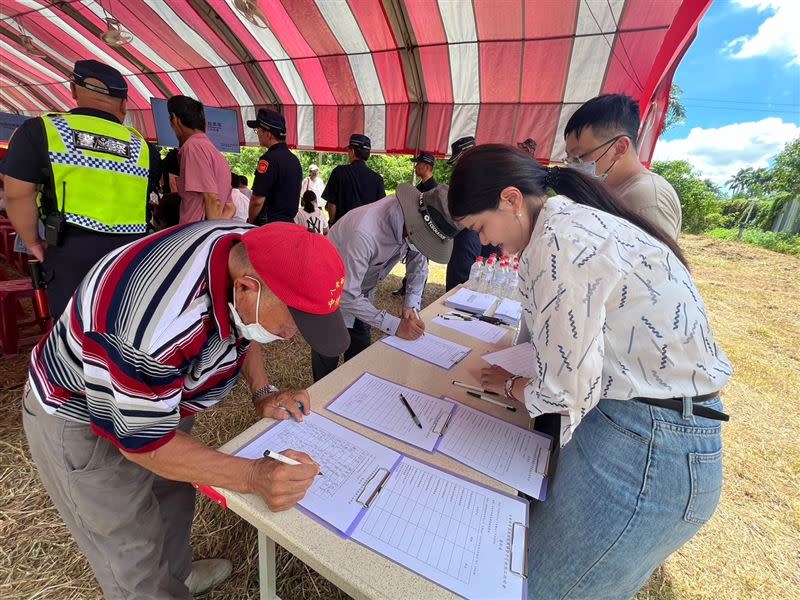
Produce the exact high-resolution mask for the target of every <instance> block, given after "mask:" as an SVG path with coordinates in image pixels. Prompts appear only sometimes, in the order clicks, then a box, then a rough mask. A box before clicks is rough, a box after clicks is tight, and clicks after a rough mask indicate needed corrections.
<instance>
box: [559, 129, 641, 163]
mask: <svg viewBox="0 0 800 600" xmlns="http://www.w3.org/2000/svg"><path fill="white" fill-rule="evenodd" d="M624 137H629V136H628V135H627V134H624V133H621V134H619V135H617V136H614V137H613V138H611V139H610V140H608V141H607V142H603V143H602V144H600V145H599V146H596V147H594V148H592V149H591V150H588V151H587V152H584V153H583V154H581V155H580V156H570V155H569V154H565V155H564V159H563V161H562V162H565V163H567V164H572V165H574V164H579V163H582V162H583V159H584V158H585V157H586V156H589V155H590V154H591V153H592V152H597V151H598V150H600V148H602V147H603V146H609V148H606V151H605V152H603V153H602V154H601V155H600V156H598V157H597V159H595V160H598V159H601V158H603V157H604V156H605V155H606V152H608V151H609V150H610V149H611V148H610V144H613V143H614V142H616V141H618V140H621V139H622V138H624Z"/></svg>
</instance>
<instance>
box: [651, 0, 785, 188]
mask: <svg viewBox="0 0 800 600" xmlns="http://www.w3.org/2000/svg"><path fill="white" fill-rule="evenodd" d="M675 83H677V84H678V85H679V86H680V87H681V88H683V103H684V105H685V107H686V111H687V115H688V118H687V120H686V122H685V123H684V124H682V125H679V126H676V127H674V128H673V129H671V130H670V131H668V132H667V133H666V134H664V136H663V137H662V139H661V140H660V141H659V143H658V145H657V146H656V151H655V156H654V158H655V159H656V160H672V159H687V160H689V161H690V162H692V164H693V165H694V166H695V168H697V169H698V170H699V171H700V172H702V173H703V175H705V176H707V177H709V178H711V179H712V180H714V181H715V182H717V183H719V184H724V182H725V181H726V180H727V179H728V178H729V177H730V176H731V175H732V174H734V173H735V172H736V171H737V170H738V169H740V168H743V167H747V166H754V167H761V166H766V165H767V164H768V162H769V160H770V159H771V158H772V157H773V156H774V155H775V154H777V152H779V151H780V150H781V148H783V146H784V145H785V144H786V143H787V142H788V141H791V140H793V139H795V138H797V137H800V0H715V2H714V3H713V4H712V5H711V8H710V9H709V11H708V12H707V13H706V16H705V17H704V18H703V20H702V21H701V23H700V29H699V32H698V35H697V38H696V39H695V41H694V43H693V44H692V46H691V48H689V51H688V52H687V53H686V55H685V56H684V58H683V61H682V62H681V64H680V66H679V67H678V71H677V73H676V75H675Z"/></svg>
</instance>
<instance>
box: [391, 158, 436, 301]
mask: <svg viewBox="0 0 800 600" xmlns="http://www.w3.org/2000/svg"><path fill="white" fill-rule="evenodd" d="M411 162H413V163H414V174H415V175H416V176H417V177H419V183H418V184H417V189H418V190H419V191H420V192H427V191H428V190H432V189H433V188H435V187H436V186H437V185H438V184H437V183H436V179H434V177H433V167H434V166H435V165H436V158H435V157H434V156H433V154H431V153H430V152H420V153H419V154H418V155H417V156H415V157H413V158H412V159H411ZM407 281H408V278H407V277H403V282H402V283H401V284H400V287H399V288H398V289H396V290H395V291H393V292H392V296H405V295H406V283H407Z"/></svg>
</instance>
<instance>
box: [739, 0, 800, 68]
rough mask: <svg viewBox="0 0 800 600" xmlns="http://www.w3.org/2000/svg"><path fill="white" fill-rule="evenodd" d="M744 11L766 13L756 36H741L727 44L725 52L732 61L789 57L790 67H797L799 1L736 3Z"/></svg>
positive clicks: (799, 62) (745, 0)
mask: <svg viewBox="0 0 800 600" xmlns="http://www.w3.org/2000/svg"><path fill="white" fill-rule="evenodd" d="M735 4H738V5H739V6H740V7H741V8H743V9H753V8H755V9H757V10H758V12H760V13H762V12H769V13H770V14H769V16H768V17H767V18H766V19H765V20H764V21H763V22H762V23H761V25H759V27H758V31H757V32H756V33H755V35H743V36H741V37H738V38H736V39H735V40H732V41H730V42H729V43H728V45H727V46H726V47H725V50H726V51H727V52H728V53H729V54H730V56H731V57H732V58H739V59H744V58H753V57H755V56H778V57H783V56H788V57H789V58H790V63H792V64H795V65H800V35H798V32H797V28H798V23H800V2H798V0H735Z"/></svg>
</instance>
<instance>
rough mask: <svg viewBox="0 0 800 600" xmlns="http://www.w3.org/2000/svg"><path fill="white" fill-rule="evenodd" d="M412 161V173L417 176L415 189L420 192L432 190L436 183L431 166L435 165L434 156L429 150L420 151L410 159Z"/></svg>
mask: <svg viewBox="0 0 800 600" xmlns="http://www.w3.org/2000/svg"><path fill="white" fill-rule="evenodd" d="M411 162H413V163H414V174H415V175H416V176H417V177H419V183H418V184H417V189H418V190H419V191H420V192H427V191H428V190H432V189H433V188H435V187H436V186H437V185H438V184H437V183H436V179H434V177H433V168H434V167H435V166H436V158H434V156H433V154H431V153H430V152H420V153H419V154H417V155H416V156H415V157H414V158H412V159H411Z"/></svg>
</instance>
